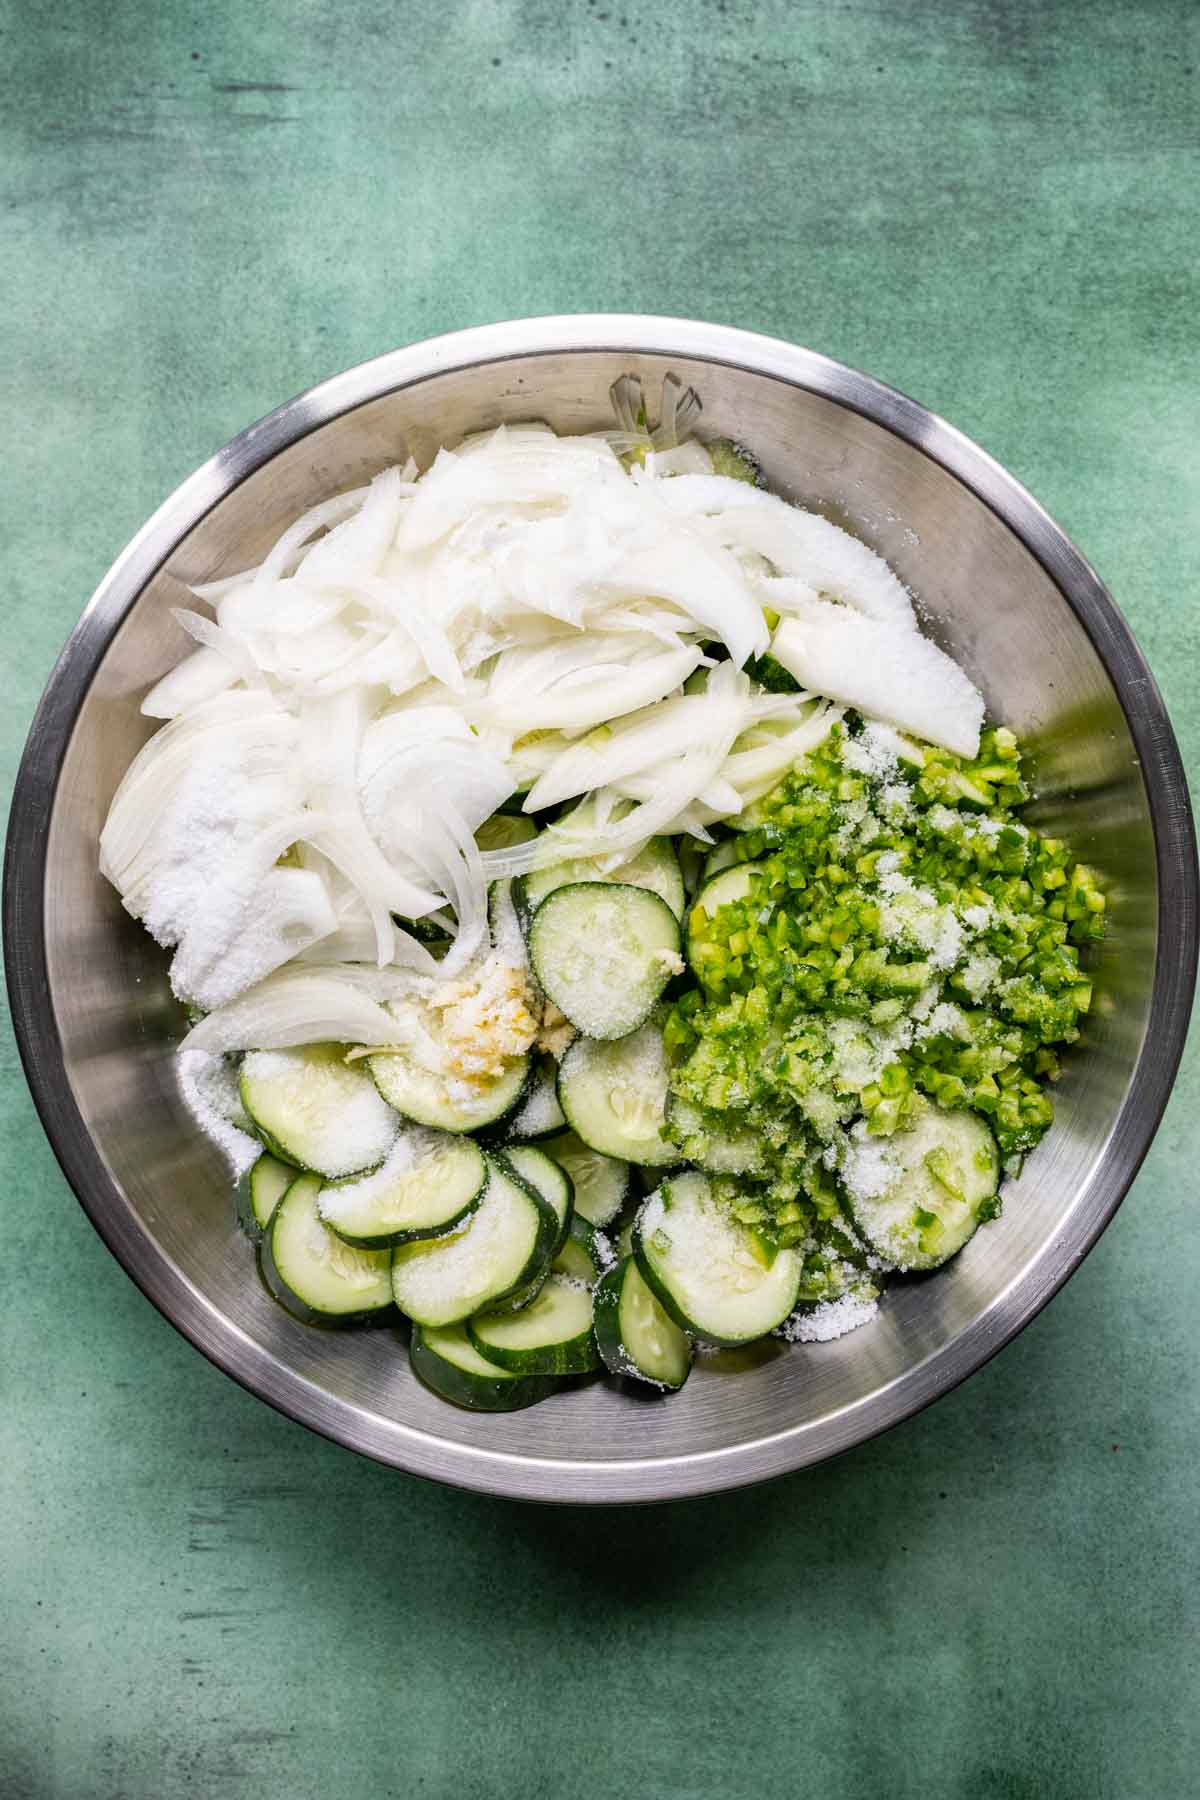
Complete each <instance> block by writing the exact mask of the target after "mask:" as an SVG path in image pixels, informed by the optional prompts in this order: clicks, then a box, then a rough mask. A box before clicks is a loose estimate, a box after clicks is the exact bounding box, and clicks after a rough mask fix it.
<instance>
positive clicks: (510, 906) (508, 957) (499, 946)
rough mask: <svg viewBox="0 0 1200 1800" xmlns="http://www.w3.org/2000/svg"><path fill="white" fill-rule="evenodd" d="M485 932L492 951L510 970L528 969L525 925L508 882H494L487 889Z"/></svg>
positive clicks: (511, 885) (510, 883) (510, 884)
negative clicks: (496, 952) (490, 942)
mask: <svg viewBox="0 0 1200 1800" xmlns="http://www.w3.org/2000/svg"><path fill="white" fill-rule="evenodd" d="M488 932H489V934H490V936H491V940H492V947H493V949H494V950H496V951H498V952H499V954H500V955H501V956H502V957H503V958H504V961H505V962H506V963H508V964H509V966H510V967H512V968H515V969H524V968H528V966H529V958H528V955H527V952H526V949H525V925H524V922H523V918H522V915H521V914H520V913H519V912H518V911H517V906H516V902H515V900H514V899H513V884H512V882H511V881H493V883H492V885H491V887H490V888H489V889H488Z"/></svg>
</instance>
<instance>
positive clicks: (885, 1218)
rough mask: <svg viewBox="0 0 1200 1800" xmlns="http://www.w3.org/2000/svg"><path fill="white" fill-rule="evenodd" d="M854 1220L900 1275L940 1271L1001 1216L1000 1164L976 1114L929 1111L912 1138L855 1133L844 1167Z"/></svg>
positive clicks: (936, 1108) (902, 1133)
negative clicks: (979, 1231) (981, 1229)
mask: <svg viewBox="0 0 1200 1800" xmlns="http://www.w3.org/2000/svg"><path fill="white" fill-rule="evenodd" d="M841 1174H842V1182H843V1184H844V1186H845V1190H846V1196H847V1202H848V1205H849V1208H850V1213H851V1217H852V1218H853V1221H854V1224H855V1225H856V1226H857V1228H858V1231H859V1233H860V1235H861V1236H862V1237H863V1238H865V1239H866V1241H867V1243H868V1244H869V1245H870V1247H871V1249H872V1250H874V1251H875V1252H876V1254H877V1255H879V1256H881V1257H883V1258H884V1260H885V1261H887V1262H888V1263H890V1264H891V1265H892V1267H893V1268H896V1269H912V1270H916V1269H937V1268H940V1267H941V1265H942V1263H944V1262H948V1261H949V1260H950V1258H951V1257H952V1256H956V1255H957V1254H958V1252H959V1251H960V1250H961V1249H962V1247H963V1245H964V1244H965V1243H967V1242H968V1240H969V1239H970V1238H972V1237H973V1236H974V1234H975V1232H976V1230H977V1229H978V1227H979V1226H980V1225H981V1224H983V1222H984V1221H985V1220H986V1219H991V1218H994V1217H995V1215H996V1213H997V1211H998V1210H999V1203H998V1201H997V1198H996V1196H997V1191H998V1189H999V1185H1000V1157H999V1153H998V1151H997V1149H996V1140H995V1138H994V1137H993V1136H992V1134H991V1131H990V1130H989V1129H988V1127H987V1125H985V1124H984V1122H983V1120H982V1119H981V1118H980V1117H979V1115H978V1114H977V1113H971V1112H947V1111H945V1110H944V1109H943V1108H942V1107H940V1106H932V1105H927V1106H925V1107H924V1109H923V1110H922V1111H921V1113H920V1114H919V1115H918V1117H917V1119H916V1121H915V1123H914V1124H913V1125H912V1126H911V1128H910V1129H909V1130H907V1131H898V1132H896V1134H895V1136H893V1137H887V1138H873V1137H870V1136H868V1134H867V1133H866V1131H865V1130H864V1129H862V1128H861V1127H856V1128H855V1131H854V1133H853V1134H852V1136H851V1140H850V1144H849V1147H848V1149H847V1152H846V1155H845V1156H844V1158H843V1161H842V1171H841Z"/></svg>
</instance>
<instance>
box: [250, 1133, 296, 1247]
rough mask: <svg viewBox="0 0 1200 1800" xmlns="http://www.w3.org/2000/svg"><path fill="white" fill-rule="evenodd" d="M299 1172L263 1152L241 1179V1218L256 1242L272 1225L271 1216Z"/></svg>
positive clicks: (268, 1152)
mask: <svg viewBox="0 0 1200 1800" xmlns="http://www.w3.org/2000/svg"><path fill="white" fill-rule="evenodd" d="M298 1173H299V1171H298V1170H296V1169H292V1168H289V1166H288V1165H287V1163H282V1162H280V1161H279V1159H278V1158H277V1157H274V1156H272V1155H271V1153H270V1151H267V1150H264V1152H263V1154H262V1155H261V1156H260V1157H259V1158H258V1160H257V1161H256V1162H254V1163H253V1164H252V1165H251V1166H250V1168H249V1169H247V1171H246V1173H245V1174H244V1175H243V1176H242V1180H241V1184H240V1186H239V1188H238V1218H239V1220H240V1221H241V1224H242V1229H243V1230H244V1231H245V1232H246V1233H247V1235H248V1236H249V1237H251V1238H252V1239H253V1240H254V1242H255V1243H257V1242H258V1240H259V1238H260V1237H261V1236H262V1234H263V1232H264V1231H265V1230H266V1229H267V1226H268V1225H269V1224H270V1223H271V1215H272V1214H273V1213H274V1211H275V1208H276V1207H277V1206H278V1205H279V1202H280V1201H281V1200H282V1199H283V1196H284V1195H285V1194H286V1193H287V1191H288V1189H289V1188H290V1187H291V1185H292V1183H293V1181H295V1179H296V1176H297V1174H298Z"/></svg>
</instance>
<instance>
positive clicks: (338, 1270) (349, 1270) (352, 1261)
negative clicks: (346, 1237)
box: [258, 1175, 392, 1326]
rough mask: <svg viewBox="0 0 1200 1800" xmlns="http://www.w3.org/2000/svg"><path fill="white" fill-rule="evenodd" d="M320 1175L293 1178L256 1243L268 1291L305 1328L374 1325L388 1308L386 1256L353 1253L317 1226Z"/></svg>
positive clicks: (375, 1252)
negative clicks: (266, 1230)
mask: <svg viewBox="0 0 1200 1800" xmlns="http://www.w3.org/2000/svg"><path fill="white" fill-rule="evenodd" d="M320 1192H321V1178H320V1176H319V1175H298V1176H297V1177H296V1179H295V1181H293V1182H292V1184H291V1186H290V1187H289V1188H288V1190H287V1192H286V1193H285V1194H284V1196H283V1199H282V1200H281V1201H280V1202H279V1204H278V1206H277V1207H276V1208H275V1213H274V1216H273V1218H272V1220H271V1227H270V1230H269V1231H268V1232H267V1233H266V1235H265V1237H264V1238H263V1240H262V1243H261V1244H260V1245H259V1249H258V1254H259V1268H260V1269H261V1271H262V1277H263V1281H264V1282H265V1284H266V1286H267V1289H268V1291H269V1292H270V1293H271V1295H272V1296H273V1298H274V1299H276V1300H278V1302H279V1304H280V1305H281V1306H282V1307H283V1308H284V1309H285V1310H286V1311H287V1312H290V1313H291V1314H292V1316H293V1317H294V1318H297V1319H300V1320H302V1321H303V1323H304V1324H306V1325H324V1326H343V1325H363V1324H368V1323H373V1322H375V1321H376V1320H377V1319H378V1318H379V1317H380V1315H381V1314H383V1313H386V1312H387V1310H388V1308H389V1307H390V1306H391V1304H392V1284H391V1270H390V1263H391V1255H390V1252H388V1251H386V1250H382V1251H380V1250H355V1249H352V1248H351V1246H350V1245H349V1244H345V1243H343V1242H342V1240H341V1238H340V1237H338V1235H337V1233H336V1232H334V1231H330V1229H329V1227H328V1226H327V1225H323V1224H322V1222H321V1216H320V1214H319V1213H318V1211H317V1196H318V1194H319V1193H320Z"/></svg>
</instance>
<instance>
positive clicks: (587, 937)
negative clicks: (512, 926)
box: [529, 881, 683, 1038]
mask: <svg viewBox="0 0 1200 1800" xmlns="http://www.w3.org/2000/svg"><path fill="white" fill-rule="evenodd" d="M679 949H680V938H679V921H678V919H677V918H676V917H675V914H674V913H673V912H672V911H671V909H670V907H669V906H668V905H667V904H666V902H665V901H663V900H660V899H659V897H658V895H657V894H652V893H650V892H649V890H648V889H647V888H640V887H629V886H625V885H622V884H621V883H618V882H609V881H580V882H575V883H573V884H572V885H570V886H569V887H560V888H556V889H555V891H554V893H552V894H551V895H550V896H549V898H548V899H546V900H543V901H542V904H541V905H540V906H539V907H538V909H537V911H536V913H535V914H534V915H533V923H532V925H531V926H530V928H529V960H530V962H531V963H532V964H533V972H534V974H535V975H536V976H537V979H538V982H539V983H540V985H541V987H542V988H543V990H544V991H545V993H546V994H547V995H548V997H549V998H550V999H551V1000H552V1001H553V1002H554V1004H555V1006H557V1007H558V1009H559V1011H560V1012H561V1013H562V1014H563V1016H564V1017H565V1018H567V1019H569V1020H570V1022H571V1024H572V1025H574V1026H575V1027H576V1028H577V1029H578V1030H579V1031H582V1032H583V1033H584V1034H585V1036H587V1037H591V1038H623V1037H628V1035H629V1033H630V1032H631V1031H636V1030H637V1027H638V1026H639V1025H640V1024H642V1022H643V1020H645V1019H646V1018H648V1017H649V1015H650V1013H651V1012H652V1011H653V1009H654V1007H655V1006H656V1005H657V1004H658V1000H659V996H660V995H661V993H662V991H663V989H664V988H665V987H666V985H667V983H668V981H670V979H671V977H672V975H673V974H675V973H676V972H677V971H678V970H680V969H682V967H683V963H682V962H681V960H680V956H679Z"/></svg>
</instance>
